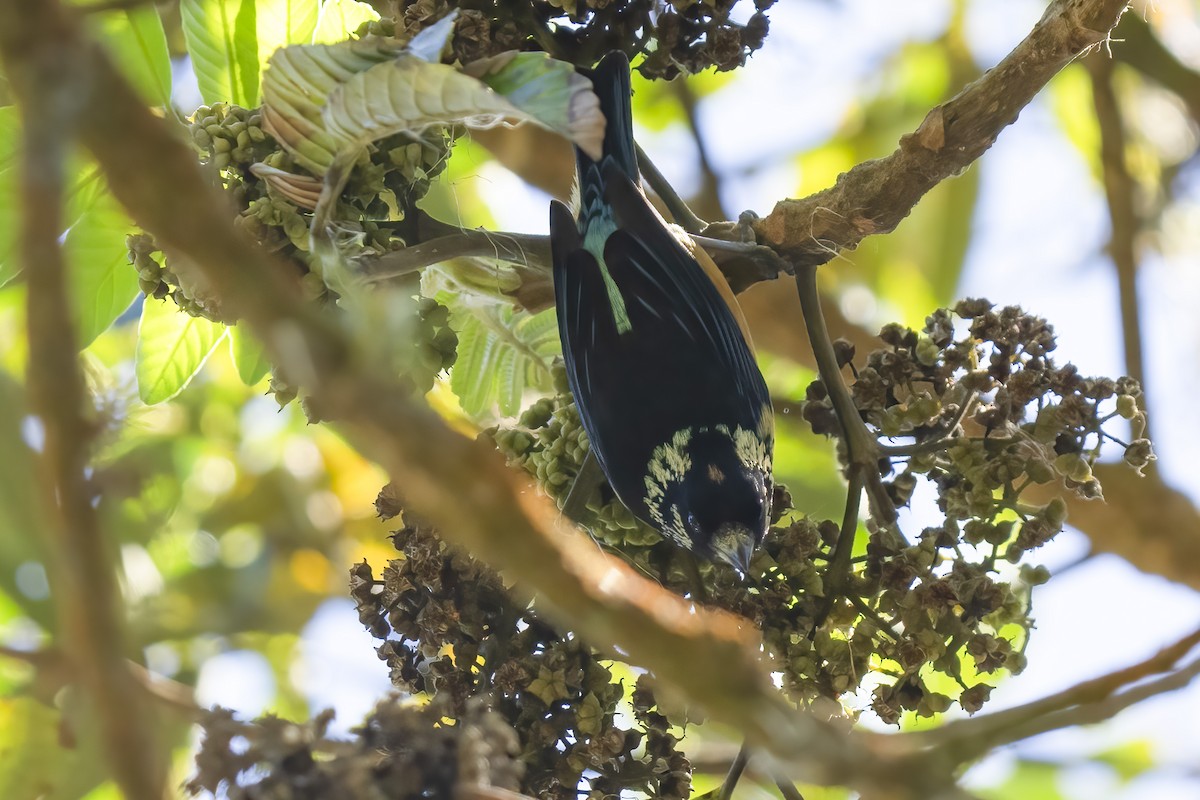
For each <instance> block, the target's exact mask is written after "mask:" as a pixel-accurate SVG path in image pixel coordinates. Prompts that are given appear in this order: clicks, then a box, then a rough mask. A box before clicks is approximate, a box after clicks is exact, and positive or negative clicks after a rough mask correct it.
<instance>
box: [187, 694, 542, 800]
mask: <svg viewBox="0 0 1200 800" xmlns="http://www.w3.org/2000/svg"><path fill="white" fill-rule="evenodd" d="M448 705H449V704H448V701H446V700H445V699H442V698H434V699H433V700H432V701H431V702H429V703H428V704H426V705H416V704H413V703H412V702H405V701H402V700H399V699H397V698H390V699H387V700H384V701H382V702H381V703H380V704H379V705H378V706H376V708H375V710H374V711H372V712H371V714H370V716H368V717H367V719H366V721H365V722H364V723H363V725H362V726H361V727H359V728H357V729H356V730H355V731H354V733H355V737H354V738H353V739H349V740H347V739H335V738H330V737H329V736H328V734H327V729H328V726H329V723H330V722H331V721H332V718H333V714H332V712H328V711H326V712H323V713H322V714H319V715H317V716H316V717H315V718H314V719H312V720H311V721H309V722H306V723H302V724H298V723H293V722H288V721H287V720H282V719H278V718H275V717H266V718H264V719H260V720H257V721H255V722H242V721H239V720H236V719H235V718H234V716H233V713H232V712H230V711H228V710H226V709H221V708H218V709H215V710H213V711H211V712H209V713H208V714H207V715H206V717H205V718H204V719H203V720H202V721H201V723H200V724H201V727H202V728H203V730H204V738H203V741H202V743H201V746H200V752H199V754H198V755H197V756H196V774H195V775H194V776H193V777H192V779H191V780H189V781H188V783H187V786H186V787H185V788H186V789H187V791H188V792H190V793H191V794H193V795H195V794H199V793H200V792H202V791H207V792H210V793H212V794H213V795H215V796H218V797H228V798H229V800H321V799H322V798H331V797H336V798H339V800H341V799H342V798H344V799H345V800H378V798H384V797H386V798H418V797H454V796H455V793H456V789H457V788H458V787H460V786H462V785H467V786H486V787H494V788H497V789H506V790H509V791H512V790H515V789H517V788H518V786H519V785H520V782H521V775H522V773H523V771H524V770H523V765H522V764H521V762H520V761H519V760H517V758H516V749H517V744H518V743H517V736H516V733H515V732H514V731H513V729H512V728H511V727H510V726H509V725H508V724H507V723H506V722H504V720H503V719H502V718H501V716H500V715H499V714H497V713H495V712H493V711H491V710H489V709H488V708H487V706H486V705H485V704H484V703H482V702H475V703H470V704H468V705H467V707H465V708H462V709H454V710H453V712H452V711H451V710H450V709H449V708H448ZM449 719H453V722H452V723H450V722H448V721H447V720H449Z"/></svg>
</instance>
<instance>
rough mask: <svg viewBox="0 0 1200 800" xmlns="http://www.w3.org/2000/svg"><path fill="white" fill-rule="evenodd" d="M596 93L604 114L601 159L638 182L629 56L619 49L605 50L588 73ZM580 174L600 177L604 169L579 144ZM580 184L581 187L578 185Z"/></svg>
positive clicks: (584, 178) (583, 176) (577, 151)
mask: <svg viewBox="0 0 1200 800" xmlns="http://www.w3.org/2000/svg"><path fill="white" fill-rule="evenodd" d="M585 74H587V75H588V77H589V78H591V81H592V86H593V88H594V90H595V92H596V96H597V97H599V98H600V111H601V112H602V113H603V114H604V119H605V121H606V126H605V129H604V148H603V156H601V161H603V160H604V159H608V158H611V159H612V160H613V161H615V162H616V164H617V166H618V167H620V168H621V171H622V172H624V173H625V174H626V175H628V176H629V179H630V180H631V181H633V182H634V185H637V183H638V166H637V153H636V151H635V149H634V145H633V109H632V107H631V103H630V98H631V95H632V92H633V90H632V88H631V86H630V82H629V58H628V57H627V56H626V55H625V54H624V53H622V52H621V51H619V50H614V51H612V52H610V53H608V54H607V55H606V56H604V58H602V59H600V63H599V64H597V65H596V68H595V69H594V70H592V71H591V72H590V73H585ZM575 153H576V159H577V161H578V166H579V175H580V177H581V178H582V179H583V180H587V179H588V177H590V176H593V175H594V176H595V177H596V178H599V177H600V176H601V174H602V172H603V170H602V169H599V166H600V165H599V164H597V163H596V162H595V161H593V160H592V159H591V158H589V157H588V156H587V154H586V153H584V152H583V151H582V150H580V149H579V148H575ZM581 188H582V187H581Z"/></svg>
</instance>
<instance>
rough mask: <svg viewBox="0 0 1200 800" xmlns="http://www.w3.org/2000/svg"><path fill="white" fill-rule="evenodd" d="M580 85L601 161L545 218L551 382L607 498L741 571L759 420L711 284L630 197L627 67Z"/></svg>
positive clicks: (579, 155)
mask: <svg viewBox="0 0 1200 800" xmlns="http://www.w3.org/2000/svg"><path fill="white" fill-rule="evenodd" d="M589 77H590V78H591V80H592V83H593V85H594V87H595V92H596V94H597V96H598V97H599V99H600V109H601V111H602V112H603V114H604V117H605V119H606V120H607V125H606V129H605V134H604V146H603V152H602V155H601V158H600V160H599V161H595V160H593V159H592V158H590V157H589V156H588V155H587V154H585V153H583V152H582V151H580V150H579V149H578V148H576V151H575V152H576V164H577V168H578V176H577V179H578V192H579V194H578V206H579V211H578V215H577V216H573V215H572V214H571V211H570V210H569V209H568V208H567V207H566V206H565V205H563V204H561V203H558V202H554V203H553V204H552V206H551V209H550V236H551V247H552V252H553V260H554V294H555V303H556V306H557V310H558V330H559V336H560V337H561V339H562V345H563V354H564V357H565V360H566V367H567V377H568V380H569V383H570V387H571V391H572V393H573V394H574V397H575V402H576V405H577V406H578V409H579V415H580V418H581V419H582V422H583V427H584V430H586V431H587V434H588V439H589V440H590V442H591V448H592V451H593V452H594V454H595V456H596V458H597V460H598V461H599V463H600V467H601V468H602V469H603V471H604V474H605V476H606V477H607V478H608V481H609V483H610V484H611V486H612V488H613V491H614V492H615V493H616V495H617V497H618V498H619V499H620V500H621V502H623V503H624V504H625V505H626V506H628V507H629V509H630V510H631V511H632V512H633V513H634V515H635V516H637V517H638V518H639V519H641V520H642V521H644V522H646V523H647V524H649V525H651V526H653V527H654V528H655V529H657V530H659V531H661V532H662V533H663V534H664V535H665V536H667V537H668V538H669V539H671V540H672V541H674V542H675V543H676V544H678V545H679V546H681V547H683V548H685V549H687V550H690V551H691V552H693V553H694V554H696V555H697V556H699V557H701V558H704V559H708V560H712V559H720V560H722V561H725V562H726V563H728V564H730V565H732V566H733V567H734V568H736V569H737V570H738V571H739V572H741V573H742V574H745V572H746V570H747V568H748V566H749V562H750V558H751V556H752V554H753V552H754V548H755V546H756V545H758V544H759V543H760V542H761V541H762V539H763V536H764V535H766V531H767V525H768V522H769V519H770V511H771V508H770V506H771V494H772V486H771V458H772V451H773V447H774V416H773V414H772V411H771V402H770V397H769V395H768V393H767V387H766V384H765V383H764V381H763V377H762V373H761V372H760V371H759V369H758V365H757V364H756V362H755V359H754V353H753V351H752V349H751V344H750V335H749V332H748V330H747V328H746V323H745V320H744V318H743V317H742V315H741V311H740V310H739V309H738V306H737V301H736V300H735V299H734V296H733V293H732V291H730V289H729V285H728V283H726V281H725V279H724V277H723V276H722V275H721V273H720V271H719V270H718V269H717V267H716V265H715V264H713V262H712V260H711V259H710V258H709V257H708V255H707V254H706V253H704V251H703V250H701V249H700V248H699V247H696V246H695V245H694V244H693V242H692V241H691V239H690V238H688V237H687V235H686V234H685V233H684V232H683V231H681V230H679V229H677V228H675V227H673V226H668V225H667V223H665V222H664V221H663V219H662V218H661V217H659V215H658V213H657V212H656V211H655V210H654V208H653V207H652V206H651V205H650V203H649V202H648V201H647V199H646V197H645V196H644V195H643V194H642V192H641V190H640V188H639V177H638V167H637V156H636V151H635V148H634V142H633V127H632V119H631V117H632V110H631V103H630V96H631V89H630V80H629V61H628V60H627V59H626V57H625V55H624V54H622V53H619V52H613V53H609V54H608V55H607V56H605V57H604V59H603V60H602V61H601V62H600V64H599V65H598V66H597V67H596V69H595V70H593V71H592V72H591V73H590V75H589Z"/></svg>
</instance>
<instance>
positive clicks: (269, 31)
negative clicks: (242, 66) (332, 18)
mask: <svg viewBox="0 0 1200 800" xmlns="http://www.w3.org/2000/svg"><path fill="white" fill-rule="evenodd" d="M320 11H321V3H320V0H258V6H257V9H256V13H257V15H258V21H257V32H258V63H259V68H260V69H262V68H265V67H266V65H267V59H269V58H270V57H271V54H272V53H274V52H275V51H276V50H278V49H279V48H281V47H287V46H289V45H293V44H308V43H309V42H311V41H312V38H313V31H315V30H316V29H317V18H318V16H319V14H320Z"/></svg>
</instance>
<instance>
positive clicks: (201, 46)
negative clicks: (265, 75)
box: [179, 0, 259, 108]
mask: <svg viewBox="0 0 1200 800" xmlns="http://www.w3.org/2000/svg"><path fill="white" fill-rule="evenodd" d="M179 12H180V17H181V19H182V23H183V35H184V38H186V39H187V46H188V53H189V54H190V55H191V57H192V67H193V68H194V69H195V71H196V81H197V83H199V85H200V96H201V97H202V98H204V102H205V103H216V102H219V101H226V102H231V103H236V104H237V105H239V106H243V107H245V108H253V107H254V106H256V105H258V89H259V85H258V79H259V60H258V21H257V14H256V9H255V1H254V0H181V2H180V4H179Z"/></svg>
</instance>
